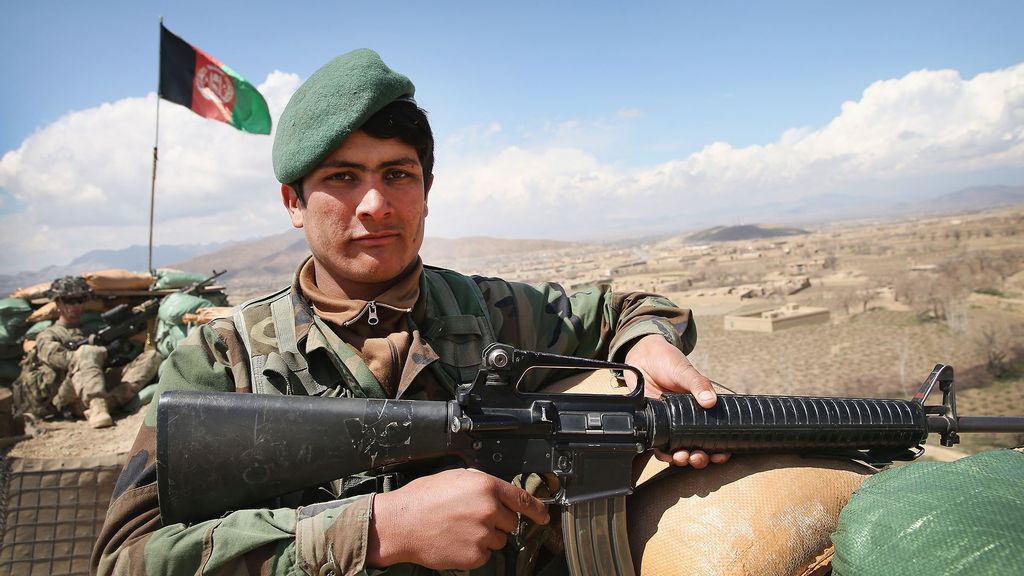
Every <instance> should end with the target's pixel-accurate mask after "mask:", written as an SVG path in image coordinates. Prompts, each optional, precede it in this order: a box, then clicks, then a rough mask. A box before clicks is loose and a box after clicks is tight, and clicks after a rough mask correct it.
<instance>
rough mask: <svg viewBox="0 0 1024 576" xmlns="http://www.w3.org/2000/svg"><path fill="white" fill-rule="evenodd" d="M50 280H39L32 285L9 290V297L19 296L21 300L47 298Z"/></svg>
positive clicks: (50, 284)
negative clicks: (12, 290)
mask: <svg viewBox="0 0 1024 576" xmlns="http://www.w3.org/2000/svg"><path fill="white" fill-rule="evenodd" d="M52 285H53V283H52V282H40V283H39V284H36V285H34V286H29V287H28V288H18V289H17V290H15V291H14V292H11V298H21V299H23V300H35V299H36V298H47V297H48V296H49V292H50V286H52Z"/></svg>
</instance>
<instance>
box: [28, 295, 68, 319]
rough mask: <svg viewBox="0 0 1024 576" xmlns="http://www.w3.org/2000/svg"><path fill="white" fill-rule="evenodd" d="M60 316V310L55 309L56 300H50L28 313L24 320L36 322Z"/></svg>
mask: <svg viewBox="0 0 1024 576" xmlns="http://www.w3.org/2000/svg"><path fill="white" fill-rule="evenodd" d="M59 317H60V310H57V301H56V300H50V301H49V302H47V303H46V304H43V305H42V306H40V307H39V308H36V309H35V310H33V311H32V313H31V314H29V315H28V318H26V319H25V322H26V323H28V324H37V323H39V322H43V321H46V320H49V321H53V320H56V319H57V318H59Z"/></svg>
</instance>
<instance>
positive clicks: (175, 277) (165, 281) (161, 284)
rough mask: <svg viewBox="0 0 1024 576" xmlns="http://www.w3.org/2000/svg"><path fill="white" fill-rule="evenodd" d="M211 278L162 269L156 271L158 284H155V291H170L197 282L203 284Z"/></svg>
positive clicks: (206, 275) (205, 275) (204, 275)
mask: <svg viewBox="0 0 1024 576" xmlns="http://www.w3.org/2000/svg"><path fill="white" fill-rule="evenodd" d="M209 277H210V276H209V275H208V274H198V273H194V272H182V271H181V270H173V269H171V268H160V269H159V270H157V271H156V282H154V283H153V289H154V290H169V289H177V288H184V287H186V286H191V285H193V284H195V283H196V282H202V281H203V280H206V279H207V278H209Z"/></svg>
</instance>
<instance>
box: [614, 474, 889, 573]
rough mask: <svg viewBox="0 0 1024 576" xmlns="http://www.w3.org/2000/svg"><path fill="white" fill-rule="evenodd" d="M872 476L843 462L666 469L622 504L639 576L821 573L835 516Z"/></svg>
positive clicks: (824, 565) (826, 563) (824, 566)
mask: <svg viewBox="0 0 1024 576" xmlns="http://www.w3.org/2000/svg"><path fill="white" fill-rule="evenodd" d="M873 473H874V469H872V468H869V467H867V466H864V465H862V464H858V463H855V462H851V461H847V460H826V459H820V458H802V457H800V456H797V455H794V454H744V455H735V456H733V457H732V459H731V460H730V461H729V462H727V463H725V464H713V465H709V467H708V468H706V469H704V470H694V469H692V468H674V469H672V470H669V471H668V472H667V473H663V474H662V475H660V476H658V477H656V478H654V479H653V480H651V481H648V482H646V483H645V484H643V485H642V486H640V487H638V488H637V490H636V492H635V493H634V494H633V495H632V496H630V497H629V499H628V500H627V503H626V505H627V510H628V518H629V541H630V548H631V551H632V555H633V564H634V566H635V567H636V570H637V574H638V575H640V576H675V575H678V574H692V575H708V576H711V575H718V574H734V575H747V576H755V575H756V576H793V575H802V574H818V573H820V572H818V570H820V569H824V570H827V566H828V563H829V561H830V560H831V555H832V549H831V542H830V540H829V536H830V535H831V534H832V532H833V531H834V530H835V527H836V524H837V522H838V518H839V513H840V510H842V509H843V506H845V505H846V503H847V500H848V499H849V497H850V495H851V494H852V493H853V491H854V490H855V489H856V488H857V487H858V486H859V485H860V483H861V482H862V481H863V480H864V479H865V478H867V477H868V476H869V475H871V474H873ZM680 567H685V569H681V568H680Z"/></svg>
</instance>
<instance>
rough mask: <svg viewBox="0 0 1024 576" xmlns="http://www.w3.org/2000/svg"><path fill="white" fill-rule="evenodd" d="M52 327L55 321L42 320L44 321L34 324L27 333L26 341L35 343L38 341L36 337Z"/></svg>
mask: <svg viewBox="0 0 1024 576" xmlns="http://www.w3.org/2000/svg"><path fill="white" fill-rule="evenodd" d="M50 326H53V320H42V321H39V322H36V323H34V324H32V325H31V326H29V328H28V330H27V331H26V332H25V341H26V342H27V341H29V340H33V341H34V340H35V339H36V336H39V333H40V332H42V331H43V330H46V329H47V328H49V327H50Z"/></svg>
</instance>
